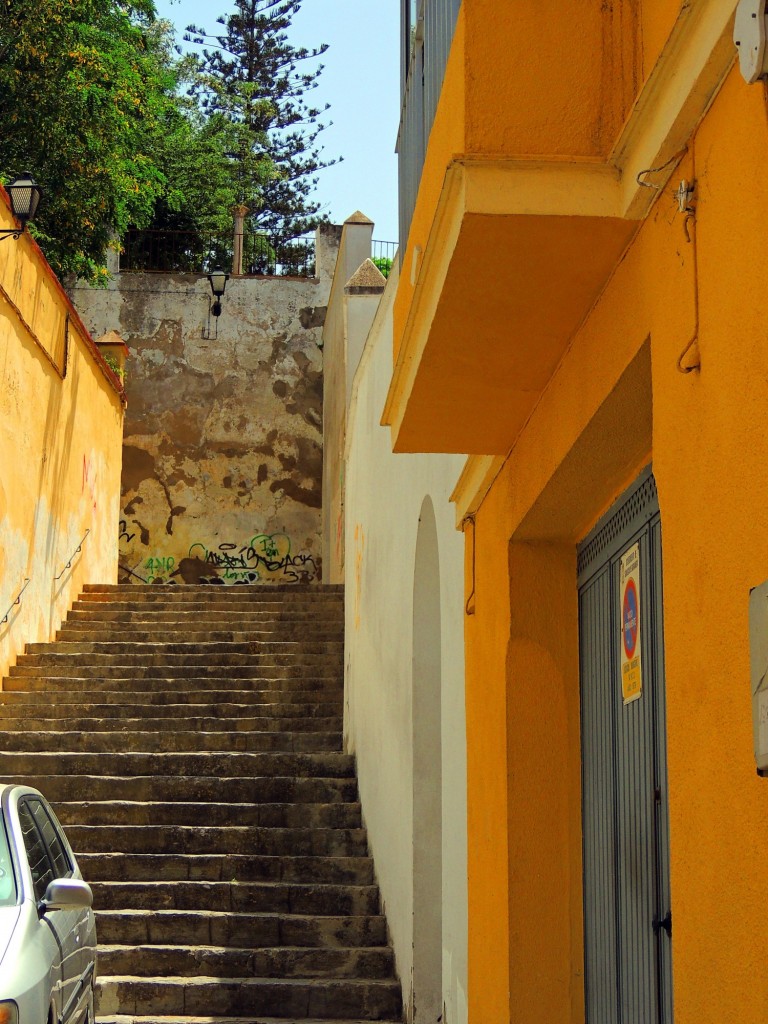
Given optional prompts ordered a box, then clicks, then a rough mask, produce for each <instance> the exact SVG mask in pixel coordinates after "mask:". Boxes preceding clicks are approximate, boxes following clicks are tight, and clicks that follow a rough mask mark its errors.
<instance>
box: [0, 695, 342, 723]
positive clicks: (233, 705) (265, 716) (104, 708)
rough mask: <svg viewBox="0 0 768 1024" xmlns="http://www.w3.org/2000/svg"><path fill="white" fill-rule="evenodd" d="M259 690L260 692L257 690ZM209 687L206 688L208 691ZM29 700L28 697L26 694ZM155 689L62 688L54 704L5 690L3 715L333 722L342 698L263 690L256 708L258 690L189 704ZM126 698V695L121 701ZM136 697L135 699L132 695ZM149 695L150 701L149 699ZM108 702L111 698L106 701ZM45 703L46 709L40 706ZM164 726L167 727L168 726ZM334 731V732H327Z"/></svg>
mask: <svg viewBox="0 0 768 1024" xmlns="http://www.w3.org/2000/svg"><path fill="white" fill-rule="evenodd" d="M256 692H258V691H256ZM209 693H210V691H205V695H208V694H209ZM27 696H29V697H30V698H34V699H29V700H27V699H26V697H27ZM157 696H158V694H157V693H148V692H147V691H146V690H145V691H143V692H141V693H134V694H131V693H126V694H125V695H124V696H123V695H120V694H109V695H105V694H101V693H99V694H97V697H98V700H97V701H96V702H95V703H93V702H85V701H84V700H83V693H82V691H77V692H75V693H68V692H66V691H60V692H57V693H56V697H55V702H54V703H51V697H50V696H49V697H48V698H47V700H43V698H42V697H41V696H40V694H39V693H37V692H35V691H23V690H15V691H10V690H7V691H5V692H2V691H0V718H2V719H9V720H11V719H15V720H18V724H19V725H20V724H21V722H22V721H24V720H27V719H29V720H34V719H43V718H44V720H48V721H56V720H62V721H63V720H65V719H67V718H79V719H88V720H90V721H95V720H98V721H102V720H105V719H117V720H118V721H120V720H122V719H125V720H129V719H130V718H131V717H132V716H133V715H136V716H138V717H140V718H144V717H149V718H157V719H163V720H164V721H173V720H174V719H176V718H190V717H191V718H195V717H199V716H205V718H204V719H203V718H201V720H204V721H210V722H212V723H213V722H219V721H221V722H224V723H229V722H240V721H243V722H250V721H254V720H258V719H261V720H263V721H265V722H269V723H272V724H275V723H278V722H283V721H285V722H297V723H301V722H306V723H309V722H311V721H312V720H313V719H314V718H318V719H321V720H322V719H325V720H326V721H332V720H333V719H334V718H335V716H337V715H339V714H340V710H341V709H340V701H338V700H335V701H331V702H326V703H324V704H322V703H318V702H317V701H314V700H313V699H312V698H311V697H310V695H309V694H304V697H303V699H299V700H298V701H294V702H293V703H285V702H284V701H285V698H287V697H295V696H296V694H295V693H293V692H291V693H290V694H276V693H271V694H263V697H264V700H263V703H261V702H260V704H259V706H258V707H254V706H253V703H254V702H253V699H252V698H253V696H254V691H249V692H248V693H246V694H245V695H244V696H245V698H247V699H244V700H243V701H242V703H237V700H233V699H232V698H237V699H240V698H241V697H242V696H243V695H241V694H238V693H237V692H229V693H227V694H226V696H227V697H229V698H230V699H229V700H225V701H217V700H215V698H214V699H212V700H211V701H207V702H205V703H202V704H201V703H200V702H197V703H195V702H190V701H189V700H188V697H187V694H186V693H183V692H182V693H178V692H174V693H172V694H169V696H172V697H174V698H175V699H174V700H173V701H172V702H171V703H170V704H161V703H158V702H157V700H155V699H154V698H156V697H157ZM121 697H122V699H121ZM132 697H133V699H131V698H132ZM150 698H151V699H150ZM107 701H108V702H107ZM40 704H44V705H45V706H44V707H42V708H41V707H39V706H38V705H40ZM105 726H106V728H113V726H111V725H110V724H109V722H108V721H107V722H105ZM169 727H170V726H169V725H168V724H164V725H163V728H169ZM290 728H296V729H300V728H303V726H302V725H298V724H297V725H295V726H293V725H291V726H290ZM329 731H333V730H329Z"/></svg>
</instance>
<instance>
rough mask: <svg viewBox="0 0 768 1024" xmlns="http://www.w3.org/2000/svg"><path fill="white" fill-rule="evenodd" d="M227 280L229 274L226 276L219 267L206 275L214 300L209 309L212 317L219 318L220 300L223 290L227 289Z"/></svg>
mask: <svg viewBox="0 0 768 1024" xmlns="http://www.w3.org/2000/svg"><path fill="white" fill-rule="evenodd" d="M228 280H229V274H226V273H225V272H224V271H223V270H222V269H221V267H216V268H215V269H214V270H213V271H211V273H210V274H209V275H208V281H209V282H210V285H211V291H212V292H213V298H214V303H213V306H212V307H211V313H213V315H214V316H221V298H222V296H223V295H224V289H225V288H226V287H227V281H228Z"/></svg>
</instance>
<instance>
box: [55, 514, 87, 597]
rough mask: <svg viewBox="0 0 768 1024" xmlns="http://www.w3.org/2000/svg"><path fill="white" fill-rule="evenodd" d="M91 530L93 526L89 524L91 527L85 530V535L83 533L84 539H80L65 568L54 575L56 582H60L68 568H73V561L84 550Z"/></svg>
mask: <svg viewBox="0 0 768 1024" xmlns="http://www.w3.org/2000/svg"><path fill="white" fill-rule="evenodd" d="M90 532H91V528H90V526H89V527H88V529H87V530H86V531H85V533H84V535H83V539H82V540H81V541H80V543H79V544H78V545H77V547H76V548H75V550H74V551H73V552H72V555H71V557H70V559H69V561H68V562H67V564H66V565H65V566H64V568H63V569H62V570H61V572H60V573H59V575H58V576H54V577H53V581H54V583H58V582H59V580H60V579H61V577H62V576H63V575H64V573H65V572H66V571H67V569H71V568H72V563H73V562H74V560H75V559H76V558H77V556H78V555H79V554H80V552H81V551H82V550H83V544H85V541H86V539H87V537H88V534H89V533H90Z"/></svg>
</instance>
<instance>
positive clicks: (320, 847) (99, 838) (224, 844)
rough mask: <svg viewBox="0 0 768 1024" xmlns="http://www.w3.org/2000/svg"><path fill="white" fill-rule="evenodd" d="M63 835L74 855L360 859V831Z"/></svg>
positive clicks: (92, 828) (135, 828) (137, 830)
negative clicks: (142, 854) (253, 855)
mask: <svg viewBox="0 0 768 1024" xmlns="http://www.w3.org/2000/svg"><path fill="white" fill-rule="evenodd" d="M67 836H68V838H69V841H70V843H71V845H72V848H73V849H74V851H75V853H76V854H78V855H79V854H80V853H112V852H114V850H115V845H116V842H119V844H120V850H119V852H120V853H168V854H177V853H195V854H207V853H234V854H241V855H242V854H247V853H249V852H252V851H254V850H258V851H259V853H260V854H261V855H262V856H271V857H288V856H291V857H358V856H359V857H365V856H367V854H368V846H367V840H366V834H365V830H364V829H353V828H349V829H343V828H339V829H334V828H258V827H255V826H247V825H245V826H239V825H232V826H226V827H222V828H216V827H213V828H207V827H200V826H188V825H125V826H123V827H122V828H121V829H120V834H119V836H116V835H115V833H114V831H113V830H111V829H110V828H109V827H107V826H103V825H70V827H69V828H68V829H67Z"/></svg>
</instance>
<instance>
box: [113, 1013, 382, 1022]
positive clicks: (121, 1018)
mask: <svg viewBox="0 0 768 1024" xmlns="http://www.w3.org/2000/svg"><path fill="white" fill-rule="evenodd" d="M99 1024H368V1022H367V1021H364V1020H360V1018H359V1017H358V1018H357V1019H356V1020H349V1019H348V1018H346V1019H345V1020H341V1019H340V1018H338V1017H333V1018H330V1017H326V1018H324V1019H323V1020H318V1019H317V1018H313V1019H312V1020H310V1019H309V1018H308V1017H302V1018H301V1020H299V1019H298V1018H296V1017H265V1016H264V1015H263V1014H259V1019H258V1021H256V1022H254V1018H253V1016H250V1017H172V1016H164V1015H161V1014H152V1015H150V1016H147V1017H138V1016H135V1015H131V1014H117V1015H115V1014H112V1015H106V1016H101V1017H100V1018H99ZM378 1024H401V1018H400V1017H398V1019H397V1020H396V1021H394V1020H391V1021H386V1020H380V1021H379V1022H378Z"/></svg>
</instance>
